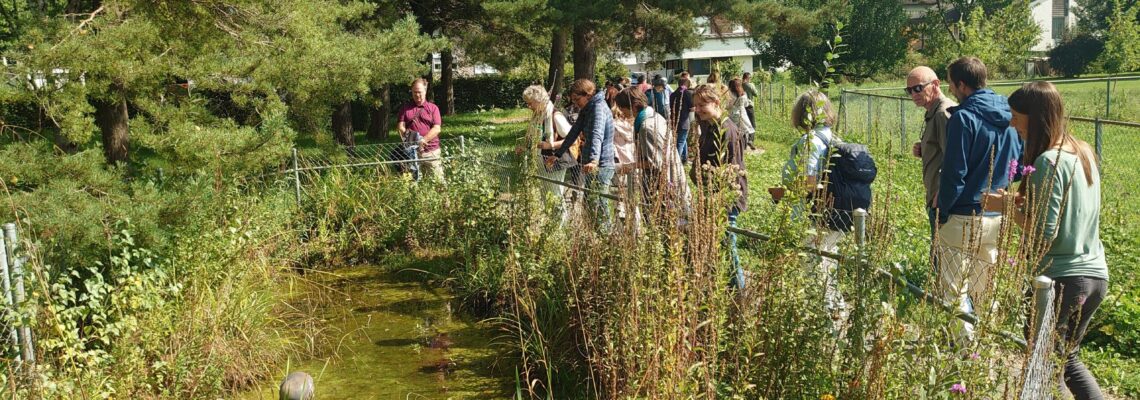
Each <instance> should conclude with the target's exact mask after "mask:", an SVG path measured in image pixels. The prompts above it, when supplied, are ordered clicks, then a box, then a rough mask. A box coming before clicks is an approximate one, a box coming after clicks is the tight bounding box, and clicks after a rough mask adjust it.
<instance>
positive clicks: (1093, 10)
mask: <svg viewBox="0 0 1140 400" xmlns="http://www.w3.org/2000/svg"><path fill="white" fill-rule="evenodd" d="M1136 5H1137V2H1135V1H1132V0H1084V1H1081V2H1080V6H1079V7H1075V10H1073V13H1074V14H1076V17H1077V31H1078V32H1079V33H1083V34H1090V35H1093V36H1096V37H1104V36H1105V34H1106V33H1107V32H1108V29H1109V25H1110V23H1109V21H1110V20H1112V18H1113V15H1114V14H1115V13H1116V9H1117V8H1119V9H1120V11H1121V12H1122V13H1123V14H1124V15H1132V16H1134V17H1137V18H1140V7H1136Z"/></svg>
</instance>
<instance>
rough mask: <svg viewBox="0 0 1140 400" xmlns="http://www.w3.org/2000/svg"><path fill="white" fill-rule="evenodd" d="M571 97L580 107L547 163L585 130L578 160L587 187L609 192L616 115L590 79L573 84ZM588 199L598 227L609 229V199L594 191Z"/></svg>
mask: <svg viewBox="0 0 1140 400" xmlns="http://www.w3.org/2000/svg"><path fill="white" fill-rule="evenodd" d="M570 101H571V102H573V103H574V105H575V106H577V107H578V109H580V110H581V111H580V112H579V113H578V119H577V120H575V121H574V126H573V127H571V128H570V132H568V133H567V134H566V139H565V140H564V141H563V142H562V147H559V148H558V150H556V151H555V152H554V156H553V157H550V158H548V159H547V163H551V161H552V160H557V159H559V158H561V157H562V154H563V153H566V151H568V150H570V147H571V146H572V145H573V144H574V143H575V142H577V141H578V136H579V135H582V134H585V135H586V136H585V140H583V143H582V150H581V153H579V154H578V164H579V165H581V166H582V173H584V174H586V188H588V189H592V190H593V191H596V192H601V193H606V194H608V193H609V192H610V183H611V182H612V181H613V179H614V115H613V113H612V112H611V111H610V108H609V106H608V105H607V104H606V98H605V92H601V91H598V89H597V86H594V82H592V81H590V80H589V79H578V80H576V81H574V83H571V84H570ZM587 199H588V200H587V201H588V202H589V203H593V204H594V209H593V212H594V216H595V218H596V219H597V221H598V225H599V227H601V228H602V229H604V230H608V229H609V226H610V219H611V218H610V208H609V200H608V199H606V198H605V197H602V196H598V195H597V194H594V193H587Z"/></svg>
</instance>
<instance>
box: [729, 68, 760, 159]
mask: <svg viewBox="0 0 1140 400" xmlns="http://www.w3.org/2000/svg"><path fill="white" fill-rule="evenodd" d="M728 90H729V92H730V93H731V94H732V96H733V99H732V102H731V103H729V105H728V117H729V118H731V119H732V122H734V123H736V126H738V127H740V133H741V134H744V137H745V141H747V143H748V147H749V148H756V147H755V146H754V145H753V141H754V139H755V138H756V128H755V127H753V126H752V121H749V120H748V107H749V106H751V105H752V99H749V98H748V94H747V93H745V92H744V84H743V83H741V81H740V79H733V80H731V81H728Z"/></svg>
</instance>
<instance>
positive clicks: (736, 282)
mask: <svg viewBox="0 0 1140 400" xmlns="http://www.w3.org/2000/svg"><path fill="white" fill-rule="evenodd" d="M739 215H740V210H738V209H736V207H733V208H732V210H729V211H728V226H729V227H733V228H735V227H736V217H738V216H739ZM725 242H726V243H725V244H726V245H727V246H728V252H729V254H730V255H731V257H732V268H733V270H735V272H734V273H733V277H732V281H730V282H729V284H730V285H732V286H736V288H737V289H740V290H744V283H745V282H744V269H743V268H741V267H740V253H739V252H737V251H736V234H735V233H733V232H725Z"/></svg>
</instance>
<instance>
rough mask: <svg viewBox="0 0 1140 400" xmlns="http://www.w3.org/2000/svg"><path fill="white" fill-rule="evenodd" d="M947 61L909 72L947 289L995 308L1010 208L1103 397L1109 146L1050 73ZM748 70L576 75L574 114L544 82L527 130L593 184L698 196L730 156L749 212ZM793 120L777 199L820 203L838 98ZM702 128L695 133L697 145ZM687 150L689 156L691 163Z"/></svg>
mask: <svg viewBox="0 0 1140 400" xmlns="http://www.w3.org/2000/svg"><path fill="white" fill-rule="evenodd" d="M945 76H946V78H947V83H948V84H949V85H948V86H949V90H950V93H951V94H952V96H953V99H952V98H950V97H948V96H946V95H944V94H943V92H942V88H941V85H942V81H941V80H940V79H939V78H938V75H937V73H936V72H935V71H934V70H932V69H930V68H928V67H918V68H915V69H914V70H912V71H911V72H910V73H909V74H908V76H907V78H906V87H905V92H906V93H907V94H908V95H909V96H910V98H911V99H912V100H913V102H914V104H915V105H916V106H918V107H922V108H924V109H925V110H926V115H925V125H924V130H923V133H922V137H921V140H920V141H919V142H917V143H915V144H914V147H913V149H912V152H913V155H914V156H915V157H918V158H920V159H921V162H922V167H923V176H922V182H923V186H924V188H925V191H926V198H925V199H926V208H927V210H926V211H927V215H928V219H929V223H930V237H931V257H932V259H933V260H934V264H935V266H936V271H937V272H936V274H937V283H936V285H937V289H936V290H937V292H938V293H939V294H940V295H941V296H942V297H943V298H944V299H945V300H947V301H949V302H951V303H952V304H954V305H956V306H957V307H959V308H960V309H961V311H962V312H964V313H975V314H979V315H985V314H986V313H988V312H992V308H993V307H994V304H995V303H994V301H993V299H992V296H991V295H990V293H989V292H990V291H991V290H992V285H993V281H992V278H993V276H994V274H995V271H996V270H997V268H1003V267H1005V266H1006V264H1008V263H1002V262H999V260H998V254H999V249H998V237H999V234H1000V231H1001V227H1002V225H1003V222H1004V221H1005V219H1006V218H1010V219H1011V220H1012V222H1013V223H1015V224H1016V225H1017V226H1019V227H1021V230H1022V232H1023V235H1022V239H1021V240H1022V241H1021V243H1022V245H1023V246H1035V247H1032V248H1034V249H1040V250H1041V252H1042V253H1043V254H1044V255H1043V257H1034V258H1032V259H1030V260H1026V262H1031V263H1035V266H1036V271H1034V272H1035V273H1036V274H1038V275H1045V276H1047V277H1049V278H1052V279H1053V280H1054V281H1055V282H1056V291H1057V294H1058V298H1059V299H1060V300H1059V304H1060V308H1059V315H1058V319H1057V323H1056V324H1057V325H1056V326H1057V333H1058V335H1059V337H1060V338H1061V339H1062V340H1061V341H1060V342H1059V345H1058V347H1059V348H1060V349H1062V350H1063V351H1064V356H1065V357H1066V363H1065V365H1064V376H1065V382H1066V384H1067V385H1068V387H1069V389H1070V391H1071V392H1072V393H1073V395H1074V396H1075V397H1076V398H1077V399H1097V398H1101V394H1100V393H1101V392H1100V389H1099V387H1098V385H1097V382H1096V380H1095V378H1094V377H1093V376H1092V375H1091V373H1089V371H1088V369H1087V368H1086V367H1085V366H1084V365H1083V364H1082V363H1081V361H1080V359H1079V356H1078V352H1079V344H1080V342H1081V340H1082V338H1083V336H1084V334H1085V331H1086V329H1087V327H1088V324H1089V321H1090V319H1091V318H1092V316H1093V314H1094V313H1095V311H1096V310H1097V308H1098V307H1099V305H1100V303H1101V301H1102V300H1103V299H1104V297H1105V294H1106V291H1107V286H1108V285H1107V280H1108V267H1107V263H1106V260H1105V252H1104V247H1103V245H1102V244H1101V241H1100V238H1099V234H1098V231H1099V214H1100V206H1101V204H1100V172H1099V170H1098V167H1097V161H1096V155H1095V153H1094V152H1093V151H1092V150H1091V148H1090V146H1089V145H1088V143H1085V142H1083V141H1081V140H1079V139H1077V138H1075V137H1074V136H1073V135H1072V134H1070V132H1069V131H1068V129H1067V127H1066V124H1065V121H1066V116H1065V112H1064V106H1063V102H1062V99H1061V96H1060V94H1059V93H1058V91H1057V89H1056V88H1055V87H1054V86H1053V85H1052V84H1050V83H1048V82H1032V83H1028V84H1025V85H1024V86H1023V87H1021V88H1020V89H1018V90H1017V91H1015V92H1014V93H1013V94H1012V95H1010V96H1009V97H1008V98H1007V97H1005V96H1002V95H999V94H997V93H995V92H994V91H993V90H991V89H989V88H987V86H986V81H987V70H986V66H985V64H984V63H983V62H982V61H981V60H979V59H977V58H974V57H963V58H961V59H958V60H956V61H955V62H953V63H952V64H950V66H949V67H948V68H947V71H946V75H945ZM744 78H745V79H744V80H740V79H733V80H730V81H729V84H728V85H727V87H725V86H724V85H721V84H720V83H719V80H718V78H717V77H716V76H715V75H714V76H710V77H709V79H708V81H707V83H705V84H702V85H699V86H696V87H693V80H692V78H691V77H690V76H688V74H687V73H682V74H681V75H680V76H679V79H678V88H677V89H676V90H673V89H672V88H670V87H669V86H668V85H667V84H666V82H665V80H664V79H661V78H660V77H655V79H654V80H653V83H652V85H647V86H640V87H639V86H632V85H630V86H627V85H624V84H622V83H621V82H610V83H608V84H607V85H606V86H605V89H604V90H598V88H597V87H596V86H595V84H594V82H592V81H590V80H587V79H579V80H576V81H574V82H573V83H572V84H571V85H570V87H569V100H570V104H571V106H572V108H573V109H576V110H578V112H577V115H576V118H573V119H571V118H568V116H567V115H565V114H564V113H563V112H561V111H559V108H558V107H556V106H555V105H554V104H553V102H552V101H551V100H550V96H549V95H548V93H547V92H546V90H545V89H544V88H543V87H541V86H531V87H529V88H527V89H526V91H525V92H524V93H523V97H524V99H525V100H526V103H527V105H528V107H529V108H530V109H531V110H532V111H533V112H534V117H533V118H532V119H531V128H530V129H529V130H528V135H533V137H537V138H540V139H539V140H538V141H537V143H538V144H537V147H538V148H539V149H540V150H541V151H542V152H543V155H544V157H542V162H541V164H540V165H538V166H537V167H538V169H539V172H540V174H544V176H546V177H548V178H550V179H551V180H554V181H559V180H563V179H566V171H567V170H573V169H577V168H580V171H581V173H582V175H583V176H584V178H585V179H584V184H585V187H587V188H589V189H591V190H590V191H588V192H594V193H610V189H611V186H612V184H613V182H614V179H615V175H616V176H618V177H619V178H618V179H621V180H632V181H630V182H636V184H628V185H624V187H631V188H636V189H635V190H634V192H636V193H634V192H631V193H629V194H630V196H631V198H635V197H637V198H640V199H642V202H641V203H640V204H654V203H655V204H665V205H666V206H667V207H674V209H683V210H687V207H688V202H689V200H690V195H689V192H688V190H689V183H690V182H689V181H690V180H692V179H694V178H698V179H700V180H702V181H703V180H704V179H703V177H705V176H706V175H703V174H707V172H708V171H712V170H716V169H718V168H721V167H724V168H727V169H728V170H730V171H734V173H730V174H727V176H730V177H734V178H733V179H731V180H732V181H733V182H731V188H732V189H733V190H735V191H736V192H737V195H736V198H735V201H733V202H732V203H731V204H729V205H728V206H727V208H726V210H725V212H726V215H727V219H728V222H729V224H730V225H735V223H736V219H737V218H738V216H739V214H740V213H741V212H742V211H744V210H746V209H747V207H748V178H747V174H746V173H745V166H744V154H745V150H746V149H747V148H749V147H751V146H752V143H753V140H754V138H755V134H756V129H755V119H754V114H753V111H752V109H751V97H752V96H751V95H750V94H751V93H755V88H754V87H751V88H750V86H751V84H750V83H748V82H747V78H748V77H747V75H746V76H745V77H744ZM791 122H792V125H793V126H794V127H795V128H796V129H798V130H799V131H800V132H801V133H802V136H801V137H800V139H799V140H798V141H797V142H796V143H795V144H794V145H793V146H792V149H791V151H790V153H789V157H788V160H787V163H786V164H785V166H784V169H783V174H782V175H783V184H782V185H781V186H780V187H778V188H771V189H769V191H770V192H771V193H772V197H773V200H775V201H779V200H780V199H781V198H783V197H784V196H785V195H786V194H787V193H788V192H789V191H793V192H796V193H797V196H794V197H795V198H796V199H800V200H799V201H798V202H797V203H796V204H793V205H792V208H793V216H794V218H812V215H815V213H811V212H808V210H809V209H810V208H811V204H808V203H810V202H811V201H812V200H811V199H812V198H813V196H812V192H813V191H816V192H818V191H819V190H820V189H821V187H822V185H825V184H826V178H825V176H824V175H825V174H826V173H827V172H826V171H828V170H829V165H828V161H829V158H831V156H832V154H830V151H831V150H832V149H833V147H834V146H835V143H839V142H841V139H840V138H839V137H838V135H837V133H836V132H834V131H833V130H832V127H833V126H834V125H835V123H836V112H835V108H834V107H833V106H832V104H831V102H830V101H829V99H828V98H827V96H826V95H825V94H824V93H822V92H819V91H814V90H813V91H809V92H807V93H803V94H802V95H801V96H799V98H798V99H797V101H796V102H795V104H794V105H793V107H792V111H791ZM690 136H695V138H694V139H690ZM690 141H692V142H694V144H695V146H696V147H695V148H694V149H693V150H694V151H693V153H695V154H693V155H692V156H691V157H690V154H689V149H688V147H689V146H688V145H689V143H690ZM567 154H570V156H567ZM685 164H691V166H690V172H689V173H688V174H686V173H685V171H684V167H683V165H685ZM1018 182H1020V183H1018ZM694 183H695V182H694ZM1015 184H1016V185H1017V188H1016V189H1013V188H1012V186H1014V185H1015ZM546 186H547V188H548V189H549V191H550V192H551V194H553V195H555V196H556V197H557V198H565V196H564V193H563V190H562V186H560V185H555V184H550V185H546ZM696 187H697V188H698V189H699V190H706V188H705V187H702V186H701V185H696ZM587 198H588V204H589V208H590V210H591V211H592V214H593V215H594V217H595V221H597V223H598V225H599V226H600V227H602V228H604V229H608V228H609V227H610V224H611V223H612V218H613V216H612V215H611V214H610V206H609V204H608V200H607V199H606V198H605V197H604V196H598V195H596V194H595V195H592V196H591V195H590V193H587ZM660 199H666V200H664V201H658V200H660ZM805 199H806V200H805ZM564 211H566V210H565V209H564ZM628 212H629V210H627V213H628ZM564 214H565V212H564ZM647 214H648V215H644V217H645V218H646V219H648V220H653V219H655V218H658V219H659V218H661V217H662V216H663V215H666V214H665V213H661V212H660V210H657V212H647ZM682 214H683V213H682ZM658 222H670V221H660V220H658ZM672 222H677V221H672ZM817 222H818V221H817ZM821 225H822V224H821ZM816 232H817V233H815V234H813V235H810V237H809V238H807V242H806V244H807V245H809V246H811V247H814V248H817V249H820V250H824V251H831V252H834V251H836V250H838V243H839V242H840V241H841V240H842V238H843V237H844V236H845V234H846V233H847V231H845V230H843V229H817V230H816ZM726 240H727V241H728V245H729V248H730V249H731V257H732V261H733V264H734V266H735V268H736V273H735V276H734V277H733V280H734V284H735V285H737V286H738V287H743V285H744V280H745V274H744V271H743V269H742V268H741V267H740V260H739V256H738V255H737V254H736V251H735V248H736V246H735V235H733V234H732V233H728V234H727V236H726ZM811 264H812V265H811V266H812V267H814V269H813V272H816V273H818V275H819V276H820V277H821V278H822V279H824V280H825V281H826V283H825V285H824V286H825V297H826V298H825V300H826V301H825V302H826V305H827V307H828V309H829V310H830V311H831V312H832V315H833V318H835V319H841V318H842V315H843V314H844V310H845V308H846V305H845V303H844V301H843V297H842V295H841V294H840V291H839V290H838V287H837V285H836V284H835V282H836V281H837V279H836V277H835V267H836V263H835V261H834V260H831V259H826V258H825V259H822V260H819V261H818V262H816V263H811ZM951 331H952V332H953V334H954V337H955V338H954V343H956V344H957V345H962V346H968V345H969V344H970V343H972V341H973V340H974V330H973V326H971V325H970V324H968V323H965V322H962V323H960V324H953V326H952V327H951Z"/></svg>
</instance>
